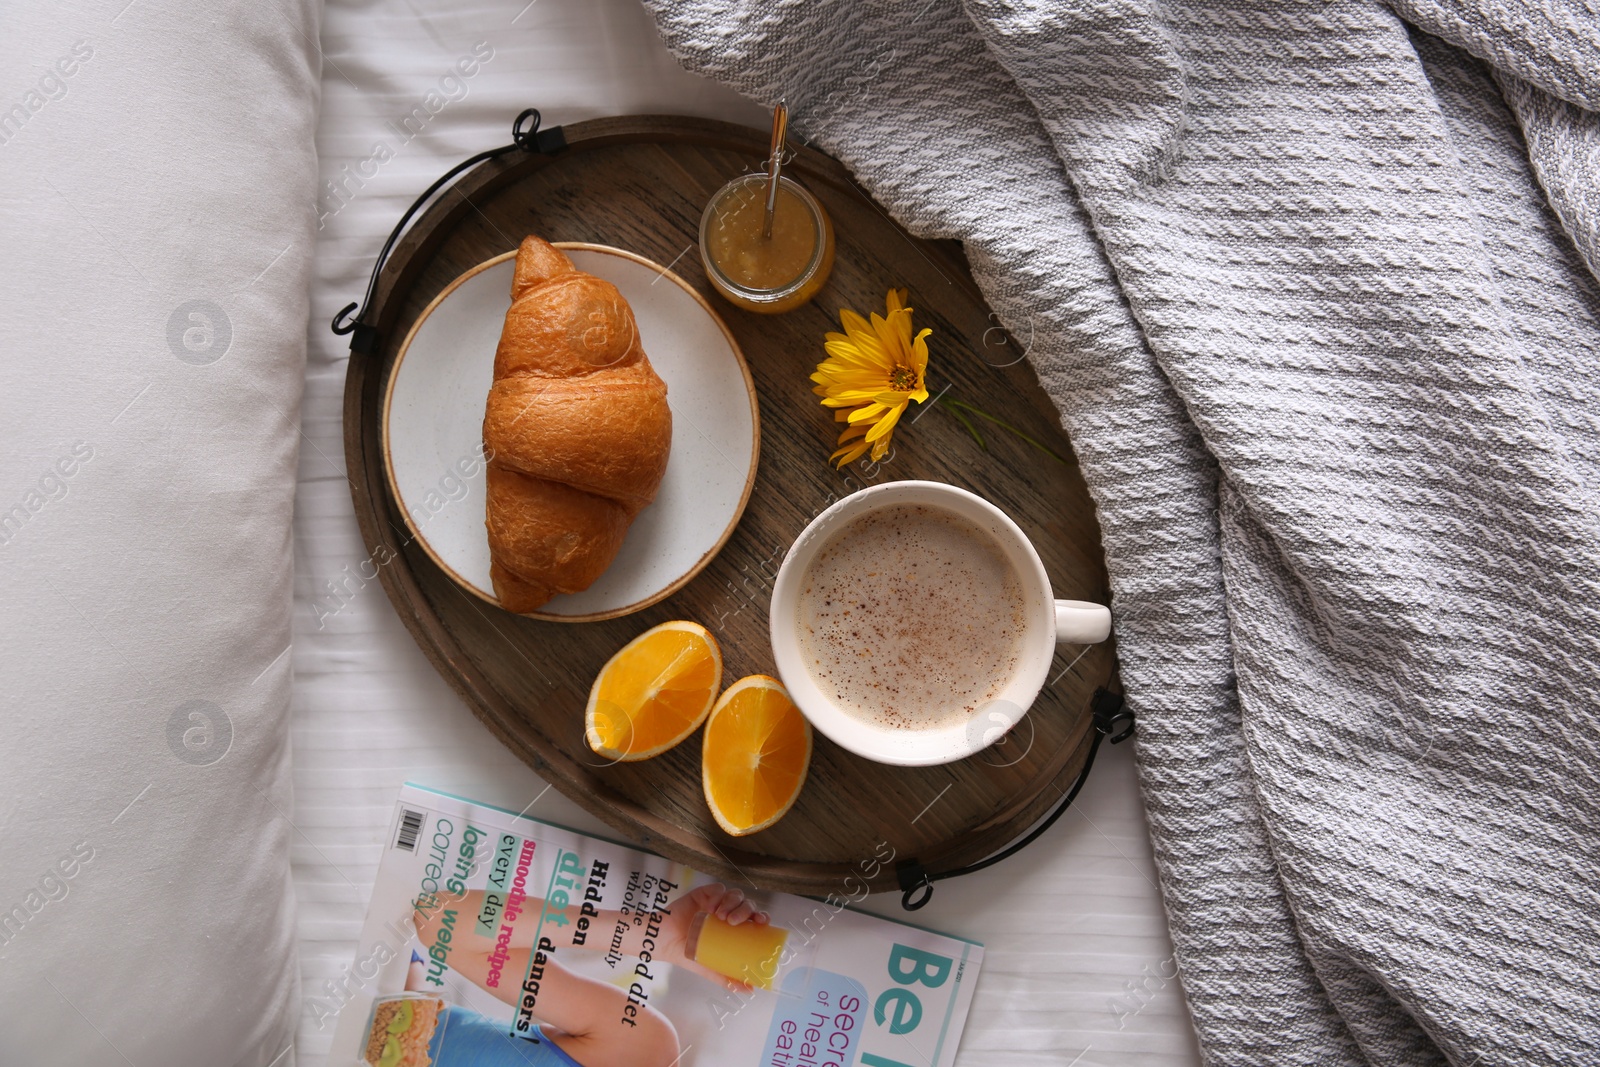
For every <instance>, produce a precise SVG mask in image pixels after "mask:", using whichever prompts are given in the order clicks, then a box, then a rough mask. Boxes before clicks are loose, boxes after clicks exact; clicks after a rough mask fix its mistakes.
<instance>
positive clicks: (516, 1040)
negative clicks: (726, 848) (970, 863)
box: [326, 785, 983, 1067]
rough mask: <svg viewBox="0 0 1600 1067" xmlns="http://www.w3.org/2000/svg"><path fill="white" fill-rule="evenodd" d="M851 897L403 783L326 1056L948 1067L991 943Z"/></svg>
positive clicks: (431, 1062) (851, 882)
mask: <svg viewBox="0 0 1600 1067" xmlns="http://www.w3.org/2000/svg"><path fill="white" fill-rule="evenodd" d="M892 859H893V852H892V850H891V849H890V848H889V846H887V845H885V846H883V848H882V849H881V850H880V855H878V856H876V857H873V858H870V859H868V860H865V861H863V862H862V863H861V864H860V871H861V874H862V876H863V877H867V878H870V877H872V876H874V875H875V874H876V873H877V871H878V870H879V868H880V866H881V864H883V863H887V862H892ZM852 889H854V890H855V892H856V893H857V894H864V893H865V883H864V882H863V881H862V880H861V879H860V878H850V879H846V884H845V885H843V886H841V890H840V892H839V893H837V894H834V895H830V896H829V897H828V898H826V899H825V900H811V899H807V898H803V897H796V896H789V895H786V894H776V893H772V894H769V893H761V892H752V893H750V894H749V895H748V897H743V896H742V895H741V894H740V893H738V892H737V891H735V890H734V889H733V888H731V887H728V886H724V885H723V884H721V883H719V882H718V881H717V880H716V879H713V878H709V877H707V876H705V875H702V874H699V873H697V872H695V871H693V870H691V869H689V868H687V867H685V866H683V865H682V864H678V863H674V862H673V861H671V860H667V859H664V858H662V857H660V856H656V855H653V854H651V853H649V852H644V851H641V850H639V849H636V848H632V847H629V846H626V845H621V844H618V843H616V842H613V841H608V840H604V839H601V838H597V837H592V836H590V835H587V834H581V833H577V832H576V831H573V830H568V829H565V828H563V827H559V826H554V825H552V824H550V823H545V822H541V821H539V820H537V819H532V818H528V817H526V816H521V815H516V814H513V813H511V812H508V811H503V810H501V809H498V808H493V807H488V806H486V805H482V804H475V803H473V802H471V801H468V800H464V799H462V798H459V797H453V796H449V795H447V794H444V793H437V792H434V791H432V790H427V789H423V788H420V787H418V786H413V785H407V786H406V787H405V788H404V789H403V790H402V791H401V794H400V800H399V802H398V804H397V805H396V808H395V816H394V823H393V826H392V832H391V835H390V838H389V847H388V849H387V850H386V851H385V853H384V855H383V860H382V863H381V864H380V866H379V868H378V875H377V881H376V885H375V886H374V889H373V895H372V904H371V907H370V909H369V910H368V912H367V921H366V925H365V926H364V927H363V929H362V934H361V944H360V947H359V948H358V950H357V953H356V959H355V963H354V964H353V965H352V967H351V969H350V971H349V973H348V976H347V978H348V980H347V981H344V982H342V983H339V984H338V986H337V989H338V996H339V1000H340V1001H341V1002H342V1003H339V1004H337V1005H335V1007H334V1008H331V1009H326V1010H329V1011H332V1010H337V1013H338V1018H337V1024H336V1029H335V1031H334V1038H333V1045H332V1054H331V1058H330V1059H329V1064H330V1067H356V1065H361V1064H365V1065H367V1067H460V1065H466V1064H470V1065H473V1067H491V1065H498V1064H505V1065H507V1067H546V1065H549V1067H620V1065H624V1064H626V1065H628V1067H696V1065H703V1067H712V1065H715V1067H735V1065H737V1067H745V1065H748V1067H849V1065H851V1064H860V1065H861V1067H949V1065H950V1064H952V1063H954V1061H955V1054H956V1046H957V1045H958V1043H959V1042H960V1038H961V1030H962V1026H963V1025H964V1023H965V1022H966V1016H967V1010H968V1008H969V1007H970V1006H971V1003H972V992H973V987H974V984H975V983H976V981H977V977H978V969H979V966H980V965H981V964H982V962H983V946H982V945H980V944H978V943H976V942H972V941H965V940H962V939H959V938H954V937H947V936H944V935H942V934H936V933H932V932H930V931H926V930H922V929H920V928H918V927H914V926H908V925H906V924H903V923H898V922H894V921H891V920H888V919H882V918H878V917H877V916H873V915H868V914H865V913H862V912H858V911H854V910H852V909H850V908H849V907H847V906H846V905H847V903H848V901H849V900H850V899H860V896H859V895H856V896H854V897H853V898H852V897H851V896H850V894H851V890H852Z"/></svg>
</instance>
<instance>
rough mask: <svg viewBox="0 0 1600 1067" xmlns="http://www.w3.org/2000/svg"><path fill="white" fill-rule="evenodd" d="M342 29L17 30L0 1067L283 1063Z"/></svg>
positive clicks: (161, 25)
mask: <svg viewBox="0 0 1600 1067" xmlns="http://www.w3.org/2000/svg"><path fill="white" fill-rule="evenodd" d="M319 15H320V5H319V4H317V3H315V2H313V0H282V2H275V3H267V4H259V3H247V2H244V0H227V2H223V3H214V4H207V5H203V6H194V5H190V4H183V3H179V2H177V0H133V2H131V3H129V2H127V0H114V2H109V3H98V2H97V3H93V4H90V3H85V2H74V3H68V4H17V5H12V6H11V7H10V8H9V9H8V11H7V14H6V16H5V21H6V24H7V25H6V30H5V32H4V33H3V34H0V71H3V72H4V73H5V77H4V78H3V79H0V190H3V194H0V250H3V251H0V339H3V340H0V344H3V349H0V352H3V358H0V589H3V590H4V592H3V599H0V603H3V605H4V610H3V611H0V664H3V675H0V677H3V692H4V695H5V705H4V706H5V712H4V734H3V738H4V740H3V741H0V1063H4V1064H19V1065H21V1064H27V1065H30V1067H32V1065H42V1064H121V1063H132V1064H138V1065H140V1067H143V1065H146V1064H157V1063H159V1064H163V1065H181V1064H196V1065H205V1067H218V1065H226V1064H241V1065H261V1067H265V1065H268V1064H275V1065H277V1067H283V1065H287V1064H290V1063H292V1062H293V1052H292V1051H290V1049H291V1047H292V1040H293V1030H294V1022H295V1018H296V1009H297V1003H296V1002H297V1000H298V992H297V989H296V983H295V974H296V968H295V965H294V954H293V949H294V921H293V918H294V917H293V901H292V898H291V895H290V883H289V847H290V842H291V839H292V838H293V836H294V830H293V829H292V827H291V826H290V825H289V823H288V821H287V816H288V813H289V812H290V811H291V804H290V796H289V773H288V772H289V768H288V735H287V715H288V702H289V678H290V656H289V655H288V646H289V617H290V575H291V560H290V548H289V531H290V517H291V506H292V500H293V490H294V478H295V460H296V452H297V446H298V443H299V440H300V438H299V434H298V425H299V422H298V420H299V402H300V390H301V382H302V371H303V366H304V358H305V337H306V325H307V323H306V319H307V280H308V277H309V270H310V256H311V252H312V248H313V232H314V227H315V216H314V212H313V202H314V200H315V196H316V189H315V185H316V159H315V148H314V131H315V122H316V113H317V100H318V97H317V94H318V73H319V60H318V55H317V51H316V46H315V42H316V40H317V37H318V20H319Z"/></svg>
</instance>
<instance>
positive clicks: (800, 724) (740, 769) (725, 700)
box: [700, 674, 811, 837]
mask: <svg viewBox="0 0 1600 1067" xmlns="http://www.w3.org/2000/svg"><path fill="white" fill-rule="evenodd" d="M700 754H701V762H700V768H701V782H702V784H703V785H704V786H705V790H706V803H707V804H709V805H711V814H712V816H714V817H715V818H716V820H717V825H718V826H721V827H722V828H723V829H724V830H726V831H728V833H730V834H732V835H733V836H734V837H743V836H744V835H745V834H753V833H755V832H756V831H757V830H765V829H766V828H767V827H769V826H771V825H772V824H773V823H775V822H777V821H778V820H779V819H781V818H783V817H784V815H785V814H787V813H788V811H789V809H790V808H792V807H794V802H795V798H797V797H798V796H799V795H800V789H801V787H803V786H804V785H805V784H806V771H807V770H809V769H810V767H811V724H810V723H809V722H807V721H806V717H805V716H804V715H802V714H800V709H799V708H797V707H795V706H794V701H792V700H790V699H789V692H788V690H786V689H784V688H783V683H782V682H780V681H778V680H777V679H776V678H768V677H767V676H766V675H764V674H754V675H751V676H750V677H748V678H740V679H739V680H738V681H737V682H734V683H733V684H732V685H730V686H729V687H728V691H727V692H726V693H723V694H722V697H721V699H719V700H718V701H717V706H716V707H714V708H712V709H711V718H710V719H708V720H707V721H706V736H705V741H704V743H703V745H702V747H701V750H700Z"/></svg>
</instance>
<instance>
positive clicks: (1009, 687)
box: [768, 481, 1111, 767]
mask: <svg viewBox="0 0 1600 1067" xmlns="http://www.w3.org/2000/svg"><path fill="white" fill-rule="evenodd" d="M895 506H901V507H908V506H911V507H914V506H922V507H928V508H933V509H936V510H940V511H944V512H946V513H948V514H951V515H953V516H956V517H957V518H960V519H965V520H966V521H967V522H968V523H971V524H972V525H974V526H977V527H978V528H979V529H981V530H987V531H988V532H989V533H990V534H991V535H993V537H994V541H995V544H996V545H998V547H999V548H1000V550H1001V552H1002V553H1003V555H1004V556H1005V559H1006V562H1007V563H1008V564H1009V565H1010V566H1011V568H1012V570H1013V572H1014V573H1015V574H1016V576H1017V579H1018V582H1019V584H1020V586H1021V588H1022V595H1023V600H1024V613H1025V618H1026V619H1027V625H1026V630H1025V632H1024V635H1023V639H1022V644H1023V656H1022V658H1021V661H1020V662H1019V663H1018V665H1017V669H1016V670H1015V671H1014V672H1013V674H1012V676H1011V677H1010V678H1009V679H1008V680H1007V681H1006V683H1005V685H1004V686H1003V687H1002V688H1001V690H1000V692H999V693H998V694H997V695H996V697H995V699H994V700H992V701H990V702H988V703H987V704H986V705H984V706H983V707H981V708H979V709H978V711H977V712H975V713H974V715H973V717H972V719H971V720H970V721H969V722H964V723H953V724H950V725H945V726H939V727H930V728H928V729H905V728H896V727H892V726H885V725H880V724H875V723H872V722H869V721H867V720H866V719H865V718H863V717H858V716H855V715H852V714H850V713H849V712H847V711H845V710H843V709H842V708H840V707H838V705H836V704H835V703H834V702H833V700H831V699H830V698H829V697H828V696H826V695H825V694H824V693H823V692H822V690H821V689H820V688H819V687H818V685H817V683H816V681H815V680H814V679H813V678H812V676H811V673H810V671H808V670H807V669H806V666H805V657H804V655H803V654H802V653H801V649H800V639H799V628H800V619H799V596H800V590H801V589H802V588H803V587H804V584H805V583H804V579H805V575H806V571H807V570H808V569H809V568H810V566H811V564H812V561H813V560H815V559H816V557H817V553H818V552H820V551H821V550H822V549H823V548H824V547H825V546H826V545H827V544H828V543H829V542H831V541H832V540H833V537H834V535H835V534H837V533H838V532H839V531H840V530H841V529H843V528H844V527H845V526H848V525H849V524H850V523H852V522H854V521H855V520H857V519H859V518H861V517H862V516H863V515H865V514H867V513H868V512H871V511H876V510H877V509H879V508H885V507H895ZM768 625H769V627H770V629H771V632H772V651H773V655H774V657H775V658H776V660H777V667H778V675H779V677H780V678H782V680H783V684H784V686H785V688H787V689H788V690H789V695H790V696H791V697H793V698H794V702H795V704H796V706H798V707H799V708H800V711H801V712H802V713H803V714H804V715H805V717H806V718H807V719H809V720H810V721H811V725H812V726H814V727H815V728H817V729H818V730H820V731H822V733H823V734H825V735H826V736H827V737H828V738H830V739H831V740H832V741H833V742H834V743H835V744H838V745H839V746H841V747H843V748H846V749H849V750H850V751H851V752H854V753H856V754H857V755H859V756H865V757H866V758H867V759H870V760H876V761H877V762H879V763H893V764H899V765H901V766H907V767H919V766H927V765H930V764H936V763H950V762H952V761H953V760H958V759H962V758H964V757H966V756H970V755H972V754H973V753H974V752H977V751H979V750H980V749H982V748H984V747H986V746H987V745H990V744H992V743H993V742H994V741H996V740H997V739H998V738H1000V737H1001V736H1003V735H1004V734H1005V732H1006V730H1009V729H1010V728H1011V727H1012V726H1015V725H1016V724H1017V722H1018V720H1020V719H1021V718H1022V716H1023V715H1024V714H1026V713H1027V710H1028V708H1029V707H1030V706H1032V704H1033V701H1034V698H1035V697H1037V696H1038V695H1039V690H1040V689H1042V688H1043V687H1044V683H1045V679H1046V678H1047V676H1048V675H1049V672H1050V662H1051V660H1052V659H1053V658H1054V656H1055V651H1056V645H1057V644H1060V643H1065V642H1071V643H1075V644H1093V643H1095V642H1099V641H1104V640H1105V639H1106V638H1107V637H1109V636H1110V635H1111V612H1110V611H1109V610H1108V609H1107V608H1106V607H1105V606H1104V605H1101V604H1090V603H1087V602H1085V601H1082V600H1056V599H1055V598H1054V597H1053V596H1052V595H1051V592H1050V579H1049V577H1048V576H1047V575H1046V574H1045V571H1044V564H1043V563H1042V562H1041V561H1040V559H1039V553H1038V552H1037V551H1035V550H1034V547H1033V544H1032V543H1031V542H1030V541H1029V540H1028V538H1027V535H1026V534H1024V533H1023V532H1022V530H1021V529H1020V528H1019V527H1018V526H1017V524H1016V523H1014V522H1012V521H1011V519H1010V517H1009V516H1007V515H1006V513H1005V512H1003V511H1001V510H1000V509H999V508H997V507H995V506H994V505H993V504H991V503H989V502H988V501H987V500H985V499H983V498H982V497H980V496H978V495H977V494H975V493H969V492H968V491H967V490H965V489H961V488H959V487H957V486H954V485H947V484H945V483H944V482H918V481H903V482H885V483H884V484H882V485H874V486H871V487H870V488H867V489H863V490H861V491H860V492H856V493H852V494H850V495H849V496H847V497H845V498H844V499H843V500H840V501H839V502H837V503H836V504H834V505H833V506H832V507H830V508H828V509H827V510H826V511H824V512H823V513H822V514H820V515H818V516H817V517H816V518H815V519H812V520H811V524H810V525H809V526H807V527H806V528H805V529H804V530H802V531H801V532H800V536H799V537H797V538H795V542H794V544H792V545H790V546H789V552H788V554H787V555H785V556H784V557H783V565H782V566H781V567H779V568H778V577H777V580H776V581H774V582H773V586H772V607H771V611H770V615H769V620H768Z"/></svg>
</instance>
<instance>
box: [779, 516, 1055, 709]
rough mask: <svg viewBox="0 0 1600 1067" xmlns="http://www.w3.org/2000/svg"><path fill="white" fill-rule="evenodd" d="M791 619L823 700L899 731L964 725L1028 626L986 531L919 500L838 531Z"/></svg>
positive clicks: (1009, 674) (1008, 571) (1007, 672)
mask: <svg viewBox="0 0 1600 1067" xmlns="http://www.w3.org/2000/svg"><path fill="white" fill-rule="evenodd" d="M797 614H798V618H797V620H796V621H797V623H798V626H799V638H800V651H801V654H802V655H803V656H804V658H805V665H806V669H807V670H808V671H809V672H810V674H811V678H812V680H813V681H814V682H815V683H816V685H817V688H818V689H819V690H821V692H822V695H823V696H825V697H826V698H827V699H828V700H830V701H832V702H833V703H834V704H835V705H836V706H837V707H838V708H839V709H840V710H842V711H844V712H846V713H848V714H850V715H852V716H854V717H856V718H859V719H862V720H864V721H866V722H868V723H872V724H875V725H880V726H890V727H897V728H903V729H937V728H940V727H944V726H949V725H951V724H953V723H960V722H964V721H968V720H970V719H971V717H972V716H973V715H974V713H976V712H977V711H978V709H979V708H981V707H982V706H983V705H984V704H985V703H987V702H988V701H991V700H993V699H995V698H996V697H997V696H998V695H999V694H1000V693H1001V692H1002V691H1003V690H1004V689H1005V687H1006V685H1007V683H1009V682H1010V681H1011V679H1012V678H1013V677H1014V676H1015V674H1016V672H1017V668H1018V665H1019V664H1020V663H1021V661H1022V658H1023V652H1024V645H1023V637H1024V635H1025V633H1026V631H1027V615H1026V603H1025V600H1024V598H1023V593H1022V584H1021V582H1020V581H1019V580H1018V578H1017V575H1016V572H1015V571H1014V570H1013V569H1012V566H1011V564H1010V563H1009V562H1008V561H1007V560H1006V557H1005V554H1004V552H1003V550H1002V549H1001V547H1000V545H999V544H998V543H997V542H996V541H995V539H994V537H993V535H991V534H990V533H988V532H987V531H986V530H984V529H982V528H981V527H979V526H977V525H976V524H974V523H972V522H969V521H968V520H966V519H964V518H961V517H960V516H957V515H953V514H951V513H949V512H947V511H943V510H940V509H938V508H930V507H924V506H921V505H897V506H893V507H885V508H881V509H879V510H877V511H872V512H869V513H867V514H866V515H863V516H861V517H859V518H857V519H855V520H854V521H852V522H851V523H849V524H848V525H847V526H845V527H844V528H843V529H841V530H839V531H838V532H837V533H836V534H835V535H834V536H833V537H832V539H830V540H829V541H828V543H827V544H825V545H824V546H823V548H822V550H821V551H820V552H818V553H817V556H816V558H815V559H814V560H813V561H812V563H811V566H810V567H809V568H808V569H807V571H806V575H805V578H804V579H803V583H802V587H801V592H800V596H799V598H798V604H797Z"/></svg>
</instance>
